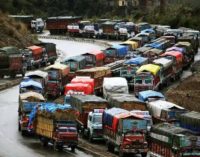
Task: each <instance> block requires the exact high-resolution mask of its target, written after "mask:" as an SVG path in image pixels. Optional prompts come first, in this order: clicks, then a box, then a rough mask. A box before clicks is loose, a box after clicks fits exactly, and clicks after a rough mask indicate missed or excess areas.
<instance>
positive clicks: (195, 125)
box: [178, 111, 200, 135]
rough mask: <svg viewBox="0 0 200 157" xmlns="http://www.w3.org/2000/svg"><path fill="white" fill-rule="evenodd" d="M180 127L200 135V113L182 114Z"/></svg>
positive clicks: (179, 118)
mask: <svg viewBox="0 0 200 157" xmlns="http://www.w3.org/2000/svg"><path fill="white" fill-rule="evenodd" d="M178 120H179V123H180V127H183V128H185V129H188V130H191V131H192V132H193V133H195V134H197V135H200V116H199V112H195V111H190V112H186V113H184V114H181V115H180V116H179V117H178Z"/></svg>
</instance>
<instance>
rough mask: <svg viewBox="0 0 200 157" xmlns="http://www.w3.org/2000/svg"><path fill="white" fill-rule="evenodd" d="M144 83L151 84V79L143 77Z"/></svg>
mask: <svg viewBox="0 0 200 157" xmlns="http://www.w3.org/2000/svg"><path fill="white" fill-rule="evenodd" d="M144 81H145V84H152V80H151V79H145V80H144Z"/></svg>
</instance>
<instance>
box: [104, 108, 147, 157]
mask: <svg viewBox="0 0 200 157" xmlns="http://www.w3.org/2000/svg"><path fill="white" fill-rule="evenodd" d="M144 130H147V121H146V120H145V119H144V118H143V117H142V116H141V117H139V116H136V114H131V112H129V111H127V110H124V109H121V108H111V109H108V110H105V111H104V113H103V136H104V138H105V139H106V145H107V148H108V150H109V151H116V152H119V156H125V154H126V153H134V154H138V153H141V155H142V157H146V155H147V152H148V144H147V141H146V136H145V132H144Z"/></svg>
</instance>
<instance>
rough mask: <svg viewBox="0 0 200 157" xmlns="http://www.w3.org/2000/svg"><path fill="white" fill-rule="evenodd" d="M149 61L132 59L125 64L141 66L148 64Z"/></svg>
mask: <svg viewBox="0 0 200 157" xmlns="http://www.w3.org/2000/svg"><path fill="white" fill-rule="evenodd" d="M147 60H148V59H147V58H144V57H136V58H131V59H129V60H127V61H126V62H125V64H135V65H141V64H143V63H144V62H146V61H147Z"/></svg>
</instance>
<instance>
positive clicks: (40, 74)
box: [25, 70, 48, 79]
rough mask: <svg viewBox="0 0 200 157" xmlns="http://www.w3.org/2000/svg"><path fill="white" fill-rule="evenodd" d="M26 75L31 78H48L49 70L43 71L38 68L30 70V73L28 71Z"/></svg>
mask: <svg viewBox="0 0 200 157" xmlns="http://www.w3.org/2000/svg"><path fill="white" fill-rule="evenodd" d="M25 76H26V77H29V78H32V77H35V76H36V77H41V78H44V79H45V78H47V76H48V73H47V72H44V71H41V70H36V71H30V72H28V73H26V75H25Z"/></svg>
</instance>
